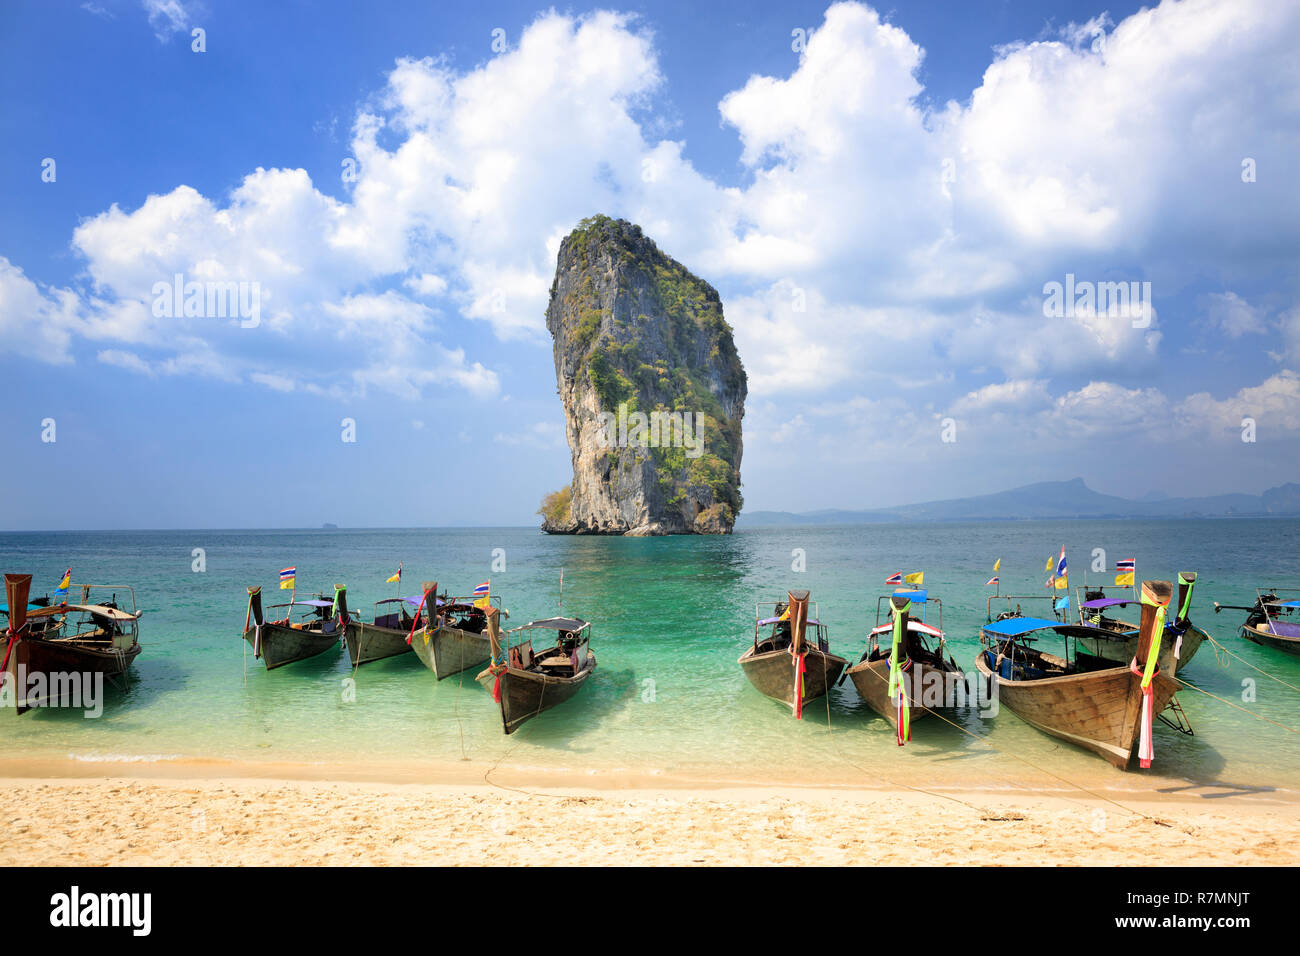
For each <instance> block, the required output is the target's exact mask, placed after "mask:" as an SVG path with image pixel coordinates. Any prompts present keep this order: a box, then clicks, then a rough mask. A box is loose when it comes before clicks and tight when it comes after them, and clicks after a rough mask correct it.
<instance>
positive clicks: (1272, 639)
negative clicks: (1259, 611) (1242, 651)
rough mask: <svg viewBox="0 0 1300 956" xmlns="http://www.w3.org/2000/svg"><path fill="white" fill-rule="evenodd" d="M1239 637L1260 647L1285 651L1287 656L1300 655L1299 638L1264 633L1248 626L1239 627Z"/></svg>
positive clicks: (1258, 628)
mask: <svg viewBox="0 0 1300 956" xmlns="http://www.w3.org/2000/svg"><path fill="white" fill-rule="evenodd" d="M1241 636H1242V637H1244V638H1245V639H1246V640H1248V641H1253V642H1255V643H1256V644H1259V645H1261V646H1262V647H1275V648H1277V649H1278V650H1279V651H1286V652H1287V653H1288V654H1300V636H1296V637H1291V636H1289V635H1286V634H1274V633H1273V632H1272V631H1266V630H1264V629H1263V628H1261V627H1254V626H1252V625H1250V624H1243V625H1241Z"/></svg>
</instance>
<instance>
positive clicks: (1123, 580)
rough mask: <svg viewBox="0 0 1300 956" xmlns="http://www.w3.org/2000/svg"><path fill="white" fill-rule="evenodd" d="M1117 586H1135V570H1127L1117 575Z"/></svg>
mask: <svg viewBox="0 0 1300 956" xmlns="http://www.w3.org/2000/svg"><path fill="white" fill-rule="evenodd" d="M1115 586H1116V587H1120V588H1131V587H1132V586H1133V572H1132V571H1126V572H1124V573H1123V574H1117V575H1115Z"/></svg>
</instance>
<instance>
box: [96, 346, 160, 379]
mask: <svg viewBox="0 0 1300 956" xmlns="http://www.w3.org/2000/svg"><path fill="white" fill-rule="evenodd" d="M95 357H96V358H97V359H98V360H99V361H101V362H103V363H104V364H105V365H115V366H117V367H118V368H124V369H126V370H127V371H128V372H136V373H138V374H140V375H147V376H149V377H150V378H152V377H153V376H154V375H155V374H157V373H156V372H155V371H154V370H153V368H151V367H150V365H149V363H148V362H146V361H145V360H144V359H142V358H140V356H138V355H136V354H135V353H134V352H126V351H123V350H122V349H102V350H100V352H99V353H98V354H97V355H96V356H95Z"/></svg>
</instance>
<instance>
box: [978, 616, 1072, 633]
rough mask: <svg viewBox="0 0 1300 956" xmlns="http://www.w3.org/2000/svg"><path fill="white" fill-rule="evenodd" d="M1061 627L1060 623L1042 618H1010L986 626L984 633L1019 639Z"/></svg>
mask: <svg viewBox="0 0 1300 956" xmlns="http://www.w3.org/2000/svg"><path fill="white" fill-rule="evenodd" d="M1060 626H1061V622H1060V621H1049V620H1047V619H1046V618H1042V617H1009V618H1007V619H1006V620H1004V621H994V622H993V623H992V624H985V625H984V631H985V632H986V633H988V634H997V635H1000V636H1002V637H1019V636H1020V635H1021V634H1028V633H1030V632H1031V631H1044V630H1047V629H1048V628H1052V627H1060Z"/></svg>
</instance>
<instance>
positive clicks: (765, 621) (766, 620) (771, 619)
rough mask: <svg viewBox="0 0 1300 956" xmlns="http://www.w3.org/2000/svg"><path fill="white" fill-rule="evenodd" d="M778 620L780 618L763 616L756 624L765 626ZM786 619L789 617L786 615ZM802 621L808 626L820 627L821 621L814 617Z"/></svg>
mask: <svg viewBox="0 0 1300 956" xmlns="http://www.w3.org/2000/svg"><path fill="white" fill-rule="evenodd" d="M779 620H781V619H780V618H779V617H765V618H763V620H761V621H759V622H758V626H759V627H765V626H766V625H768V624H775V623H776V622H777V621H779ZM786 620H787V621H788V620H790V619H789V618H788V617H787V618H786ZM804 623H805V624H807V625H808V626H810V627H821V623H822V622H821V621H819V620H817V619H816V618H815V617H810V618H808V620H807V621H805V622H804Z"/></svg>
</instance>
